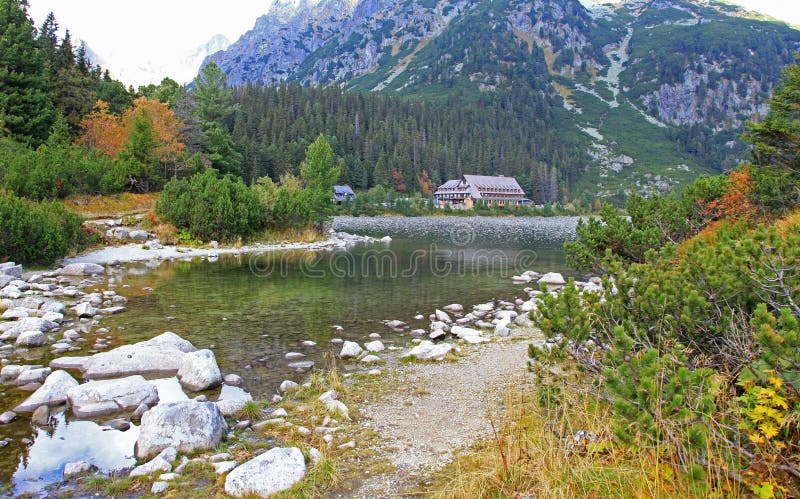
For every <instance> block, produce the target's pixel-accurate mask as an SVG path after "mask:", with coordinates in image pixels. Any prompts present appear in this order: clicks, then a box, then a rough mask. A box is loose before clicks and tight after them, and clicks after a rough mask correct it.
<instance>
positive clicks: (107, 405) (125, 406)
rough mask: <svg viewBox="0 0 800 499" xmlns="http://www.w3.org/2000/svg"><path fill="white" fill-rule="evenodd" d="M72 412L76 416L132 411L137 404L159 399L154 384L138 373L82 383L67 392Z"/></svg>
mask: <svg viewBox="0 0 800 499" xmlns="http://www.w3.org/2000/svg"><path fill="white" fill-rule="evenodd" d="M67 397H68V399H69V403H70V405H71V406H72V412H73V414H75V415H76V416H78V417H79V418H94V417H98V416H105V415H108V414H114V413H117V412H122V411H133V410H134V409H136V408H137V407H139V404H147V405H153V404H155V403H157V402H158V390H157V389H156V386H155V385H154V384H152V383H150V382H149V381H147V380H146V379H144V378H143V377H141V376H129V377H127V378H121V379H110V380H105V381H93V382H90V383H84V384H83V385H79V386H77V387H75V388H72V389H70V390H69V391H68V392H67Z"/></svg>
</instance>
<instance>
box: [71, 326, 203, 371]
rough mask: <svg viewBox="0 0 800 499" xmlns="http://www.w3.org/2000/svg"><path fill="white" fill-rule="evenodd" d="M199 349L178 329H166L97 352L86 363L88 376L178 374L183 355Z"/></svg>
mask: <svg viewBox="0 0 800 499" xmlns="http://www.w3.org/2000/svg"><path fill="white" fill-rule="evenodd" d="M195 350H196V349H195V348H194V346H192V344H191V343H189V342H188V341H186V340H184V339H183V338H181V337H180V336H178V335H177V334H175V333H170V332H167V333H163V334H161V335H159V336H156V337H155V338H153V339H151V340H147V341H142V342H140V343H136V344H133V345H124V346H121V347H118V348H115V349H113V350H109V351H108V352H102V353H98V354H96V355H93V356H92V357H91V358H90V359H89V361H88V362H87V363H86V364H85V366H84V368H85V372H84V373H83V376H84V377H85V378H86V379H103V378H116V377H120V376H131V375H134V374H177V372H178V370H179V369H180V368H181V363H182V362H183V357H184V355H185V354H187V353H189V352H194V351H195Z"/></svg>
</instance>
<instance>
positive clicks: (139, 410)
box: [131, 404, 150, 421]
mask: <svg viewBox="0 0 800 499" xmlns="http://www.w3.org/2000/svg"><path fill="white" fill-rule="evenodd" d="M149 410H150V407H148V406H147V404H139V405H138V406H137V407H136V410H135V411H133V414H131V419H133V420H134V421H139V420H141V419H142V416H144V413H145V412H147V411H149Z"/></svg>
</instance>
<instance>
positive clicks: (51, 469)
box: [12, 411, 139, 494]
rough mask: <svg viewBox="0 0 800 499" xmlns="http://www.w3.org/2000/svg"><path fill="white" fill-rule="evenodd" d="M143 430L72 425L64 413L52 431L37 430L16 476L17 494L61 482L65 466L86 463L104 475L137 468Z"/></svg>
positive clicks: (55, 417)
mask: <svg viewBox="0 0 800 499" xmlns="http://www.w3.org/2000/svg"><path fill="white" fill-rule="evenodd" d="M138 436H139V427H138V426H135V425H131V427H130V428H129V429H128V430H127V431H118V430H114V429H111V428H108V427H106V426H101V425H99V424H97V423H95V422H93V421H70V420H68V419H67V418H66V413H65V412H64V411H62V412H60V413H58V414H55V415H53V427H52V428H37V429H36V432H35V434H34V435H33V437H32V440H33V443H31V444H30V446H29V447H28V449H27V451H26V454H27V455H25V456H23V457H22V458H20V462H19V467H18V468H17V471H16V472H15V473H14V476H13V479H12V480H13V484H14V492H15V493H16V494H23V493H26V492H27V493H34V492H38V491H39V490H40V489H41V488H42V487H43V486H44V485H47V484H49V483H53V482H56V481H59V480H61V475H62V473H63V472H64V465H65V464H67V463H70V462H74V461H86V462H88V463H91V464H93V465H95V466H97V467H98V468H99V469H100V470H101V471H105V472H110V471H113V470H116V469H120V468H125V467H128V466H133V465H134V464H135V462H136V459H135V458H134V455H133V445H134V444H135V443H136V439H137V438H138Z"/></svg>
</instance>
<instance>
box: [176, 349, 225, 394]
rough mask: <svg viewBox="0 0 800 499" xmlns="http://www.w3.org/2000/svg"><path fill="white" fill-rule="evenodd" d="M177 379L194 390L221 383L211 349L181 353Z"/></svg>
mask: <svg viewBox="0 0 800 499" xmlns="http://www.w3.org/2000/svg"><path fill="white" fill-rule="evenodd" d="M178 380H179V381H180V382H181V385H182V386H183V387H184V388H187V389H189V390H191V391H194V392H199V391H203V390H208V389H209V388H214V387H216V386H219V385H220V384H221V383H222V373H221V372H220V370H219V366H218V365H217V359H216V358H215V357H214V352H212V351H211V350H198V351H196V352H189V353H187V354H184V355H183V360H182V361H181V367H180V368H179V369H178Z"/></svg>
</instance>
